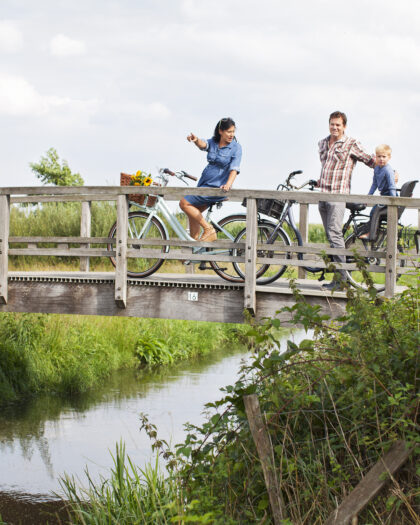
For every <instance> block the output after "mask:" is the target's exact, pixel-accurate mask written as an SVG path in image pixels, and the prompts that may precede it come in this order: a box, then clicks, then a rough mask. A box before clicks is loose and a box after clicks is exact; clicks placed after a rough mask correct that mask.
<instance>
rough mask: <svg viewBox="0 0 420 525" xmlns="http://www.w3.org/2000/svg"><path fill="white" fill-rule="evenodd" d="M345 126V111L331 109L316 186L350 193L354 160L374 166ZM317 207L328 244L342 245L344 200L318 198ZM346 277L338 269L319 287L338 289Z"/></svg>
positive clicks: (339, 257) (341, 259)
mask: <svg viewBox="0 0 420 525" xmlns="http://www.w3.org/2000/svg"><path fill="white" fill-rule="evenodd" d="M346 126H347V117H346V115H345V114H344V113H342V112H341V111H334V113H331V115H330V119H329V127H330V135H329V136H328V137H325V139H323V140H321V141H320V142H319V143H318V146H319V157H320V159H321V165H322V167H321V176H320V178H319V181H318V186H319V188H320V190H321V191H325V192H329V193H350V183H351V175H352V172H353V168H354V166H355V165H356V162H357V161H358V160H360V161H361V162H363V163H364V164H366V166H369V167H370V168H373V167H374V166H375V157H374V156H372V155H369V154H368V153H367V152H366V151H365V150H364V149H363V147H362V145H361V144H360V142H358V141H357V140H356V139H353V138H351V137H347V136H346V135H345V130H346ZM318 207H319V213H320V214H321V218H322V222H323V224H324V229H325V233H326V235H327V239H328V241H329V243H330V246H331V248H344V238H343V233H342V225H343V218H344V212H345V209H346V203H345V202H320V203H319V206H318ZM334 260H335V261H336V262H346V257H345V256H344V255H336V256H334ZM346 280H347V272H346V271H345V270H339V271H338V272H337V273H335V274H334V278H333V280H332V281H331V282H330V283H327V284H324V285H323V288H324V289H327V290H335V289H338V288H340V281H346Z"/></svg>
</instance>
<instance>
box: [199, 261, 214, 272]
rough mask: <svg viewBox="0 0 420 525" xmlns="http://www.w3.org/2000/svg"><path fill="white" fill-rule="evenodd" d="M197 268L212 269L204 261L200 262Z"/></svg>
mask: <svg viewBox="0 0 420 525" xmlns="http://www.w3.org/2000/svg"><path fill="white" fill-rule="evenodd" d="M198 269H199V270H213V268H212V267H211V266H206V263H205V262H203V261H201V262H200V264H199V266H198Z"/></svg>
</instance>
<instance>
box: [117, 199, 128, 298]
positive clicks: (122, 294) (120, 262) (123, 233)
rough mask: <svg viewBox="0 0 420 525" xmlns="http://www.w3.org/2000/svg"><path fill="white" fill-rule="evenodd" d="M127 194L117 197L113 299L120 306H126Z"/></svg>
mask: <svg viewBox="0 0 420 525" xmlns="http://www.w3.org/2000/svg"><path fill="white" fill-rule="evenodd" d="M127 232H128V195H118V197H117V237H116V240H117V244H116V246H115V251H116V261H117V264H116V268H115V301H116V303H117V305H118V306H119V307H120V308H126V306H127V237H128V234H127Z"/></svg>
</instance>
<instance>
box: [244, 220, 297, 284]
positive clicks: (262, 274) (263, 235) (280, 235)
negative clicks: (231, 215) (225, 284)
mask: <svg viewBox="0 0 420 525" xmlns="http://www.w3.org/2000/svg"><path fill="white" fill-rule="evenodd" d="M274 229H275V224H273V223H271V222H268V221H260V222H259V223H258V230H257V242H258V243H260V244H267V242H268V240H269V239H270V244H274V246H275V250H274V251H268V250H261V249H260V250H257V256H258V257H270V258H274V257H280V258H283V259H290V258H291V254H290V253H288V252H286V251H285V249H284V247H285V246H290V245H291V242H290V239H289V236H288V235H287V233H286V232H285V231H284V230H283V229H282V228H280V229H279V230H278V231H277V233H276V237H275V239H271V236H272V234H273V232H274ZM245 241H246V229H244V230H242V231H241V232H240V233H239V234H238V236H237V237H236V239H235V242H245ZM234 267H235V270H236V271H237V272H238V274H239V275H240V276H241V277H242V279H244V278H245V264H244V263H234ZM286 269H287V264H284V265H282V264H280V265H275V264H273V265H271V264H257V273H256V277H257V284H269V283H272V282H274V281H275V280H276V279H278V278H279V277H280V276H282V275H283V274H284V272H285V271H286Z"/></svg>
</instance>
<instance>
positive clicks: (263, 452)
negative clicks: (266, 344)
mask: <svg viewBox="0 0 420 525" xmlns="http://www.w3.org/2000/svg"><path fill="white" fill-rule="evenodd" d="M244 403H245V411H246V416H247V418H248V422H249V428H250V429H251V434H252V437H253V439H254V443H255V446H256V448H257V452H258V456H259V458H260V461H261V467H262V470H263V474H264V481H265V486H266V487H267V492H268V498H269V501H270V507H271V512H272V514H273V521H274V525H281V522H282V520H283V519H284V518H283V512H282V507H281V498H280V490H279V485H278V481H277V476H276V471H275V467H274V454H273V449H272V447H271V443H270V438H269V436H268V433H267V430H266V428H265V426H264V422H263V418H262V415H261V410H260V404H259V401H258V397H257V396H256V395H255V394H252V395H249V396H244Z"/></svg>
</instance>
